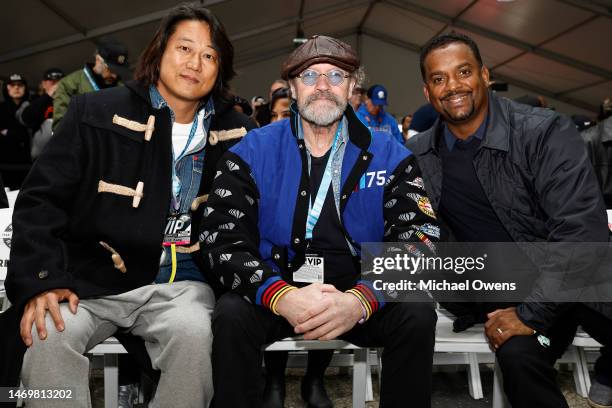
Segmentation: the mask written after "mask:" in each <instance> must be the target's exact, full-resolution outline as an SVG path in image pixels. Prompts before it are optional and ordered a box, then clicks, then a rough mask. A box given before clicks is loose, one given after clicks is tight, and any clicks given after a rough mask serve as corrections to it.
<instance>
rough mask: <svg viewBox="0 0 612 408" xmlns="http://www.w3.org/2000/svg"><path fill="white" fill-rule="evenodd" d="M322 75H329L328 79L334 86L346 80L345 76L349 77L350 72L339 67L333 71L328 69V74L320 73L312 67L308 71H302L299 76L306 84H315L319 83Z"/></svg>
mask: <svg viewBox="0 0 612 408" xmlns="http://www.w3.org/2000/svg"><path fill="white" fill-rule="evenodd" d="M321 75H323V76H325V77H327V81H328V82H329V84H330V85H332V86H338V85H340V84H342V82H344V78H348V77H349V74H346V73H345V72H343V71H340V70H339V69H332V70H331V71H328V72H327V73H326V74H322V73H319V72H317V71H314V70H312V69H307V70H306V71H304V72H302V73H301V74H300V75H298V76H297V77H298V78H300V79H301V80H302V83H303V84H304V85H306V86H313V85H314V84H316V83H317V81H318V80H319V77H320V76H321Z"/></svg>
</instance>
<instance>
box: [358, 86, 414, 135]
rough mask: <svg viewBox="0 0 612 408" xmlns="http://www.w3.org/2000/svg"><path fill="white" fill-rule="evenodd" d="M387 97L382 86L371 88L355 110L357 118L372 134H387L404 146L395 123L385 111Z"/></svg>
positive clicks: (385, 90) (387, 94)
mask: <svg viewBox="0 0 612 408" xmlns="http://www.w3.org/2000/svg"><path fill="white" fill-rule="evenodd" d="M388 96H389V93H388V92H387V89H386V88H385V87H384V86H382V85H373V86H371V87H370V88H368V91H367V92H366V96H365V100H364V101H363V103H362V104H361V106H359V109H358V110H357V116H358V117H359V119H361V121H362V122H363V123H364V124H365V125H366V126H367V127H368V128H369V129H370V130H371V131H372V132H377V133H383V134H388V135H389V136H391V137H392V138H393V139H395V140H396V141H397V142H398V143H401V144H404V138H403V136H402V133H401V132H400V130H399V127H398V125H397V121H396V120H395V118H394V117H393V116H391V115H390V114H389V113H387V112H386V111H385V106H387V105H388V102H387V98H388Z"/></svg>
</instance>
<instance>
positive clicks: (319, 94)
mask: <svg viewBox="0 0 612 408" xmlns="http://www.w3.org/2000/svg"><path fill="white" fill-rule="evenodd" d="M334 70H335V71H340V72H342V73H343V74H344V75H346V72H344V71H343V70H341V69H340V68H338V67H336V66H335V65H331V64H314V65H311V66H309V67H308V68H307V69H305V70H304V72H305V71H316V72H317V73H319V74H329V73H330V72H331V71H334ZM290 86H291V94H292V95H295V99H296V100H297V106H298V111H299V112H300V115H301V116H302V118H303V119H304V120H306V121H307V122H309V123H312V124H314V125H316V126H322V127H327V126H331V125H332V124H333V123H335V122H337V121H338V120H340V118H341V117H342V115H343V114H344V110H345V109H346V105H347V103H348V98H349V95H350V94H351V93H352V92H353V87H354V86H355V79H354V78H352V77H350V76H349V77H348V78H345V79H344V80H343V81H342V83H340V84H339V85H332V84H330V83H329V79H328V78H327V77H326V76H324V75H321V76H319V77H318V78H317V80H316V82H315V84H314V85H312V86H308V85H305V84H304V83H303V82H302V80H301V79H300V78H294V79H292V80H291V83H290Z"/></svg>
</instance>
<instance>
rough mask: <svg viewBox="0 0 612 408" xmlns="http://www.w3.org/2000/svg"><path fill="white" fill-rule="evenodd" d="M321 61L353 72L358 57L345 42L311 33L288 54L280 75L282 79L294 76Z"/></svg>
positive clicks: (357, 62)
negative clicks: (306, 39)
mask: <svg viewBox="0 0 612 408" xmlns="http://www.w3.org/2000/svg"><path fill="white" fill-rule="evenodd" d="M322 63H323V64H325V63H327V64H332V65H335V66H337V67H338V68H342V69H344V70H346V71H348V72H354V71H355V70H356V69H357V68H359V57H358V56H357V53H356V52H355V51H354V50H353V48H352V47H351V46H350V45H348V44H347V43H345V42H342V41H340V40H337V39H335V38H332V37H327V36H325V35H313V36H312V37H311V38H310V39H309V40H308V41H306V42H305V43H304V44H302V45H300V46H299V47H298V48H296V49H295V50H293V52H292V53H291V55H289V57H288V58H287V60H286V61H285V62H284V63H283V66H282V68H281V76H282V77H283V79H289V78H294V77H296V76H297V75H298V74H299V73H300V72H302V71H303V70H305V69H306V68H308V67H309V66H311V65H313V64H322Z"/></svg>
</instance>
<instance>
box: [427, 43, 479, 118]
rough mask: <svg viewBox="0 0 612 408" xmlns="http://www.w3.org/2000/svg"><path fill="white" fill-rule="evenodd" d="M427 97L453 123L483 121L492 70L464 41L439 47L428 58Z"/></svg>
mask: <svg viewBox="0 0 612 408" xmlns="http://www.w3.org/2000/svg"><path fill="white" fill-rule="evenodd" d="M424 65H425V86H424V92H425V97H426V98H427V100H428V101H429V102H430V103H431V104H432V105H433V107H434V108H435V110H436V111H438V112H439V113H440V114H441V115H442V117H443V118H444V119H445V120H446V122H447V123H449V124H450V125H469V126H470V127H473V126H476V128H477V127H478V125H480V123H482V121H483V120H484V117H485V115H486V112H487V108H488V100H489V99H488V98H489V97H488V92H487V88H488V83H489V71H488V70H487V68H486V67H485V66H482V67H481V66H480V64H479V63H478V61H477V60H476V57H475V56H474V54H473V53H472V51H471V49H470V48H469V47H468V46H467V45H466V44H463V43H461V42H454V43H450V44H448V45H446V46H444V47H442V48H438V49H435V50H433V51H431V53H430V54H429V55H428V56H427V58H425V64H424Z"/></svg>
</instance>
